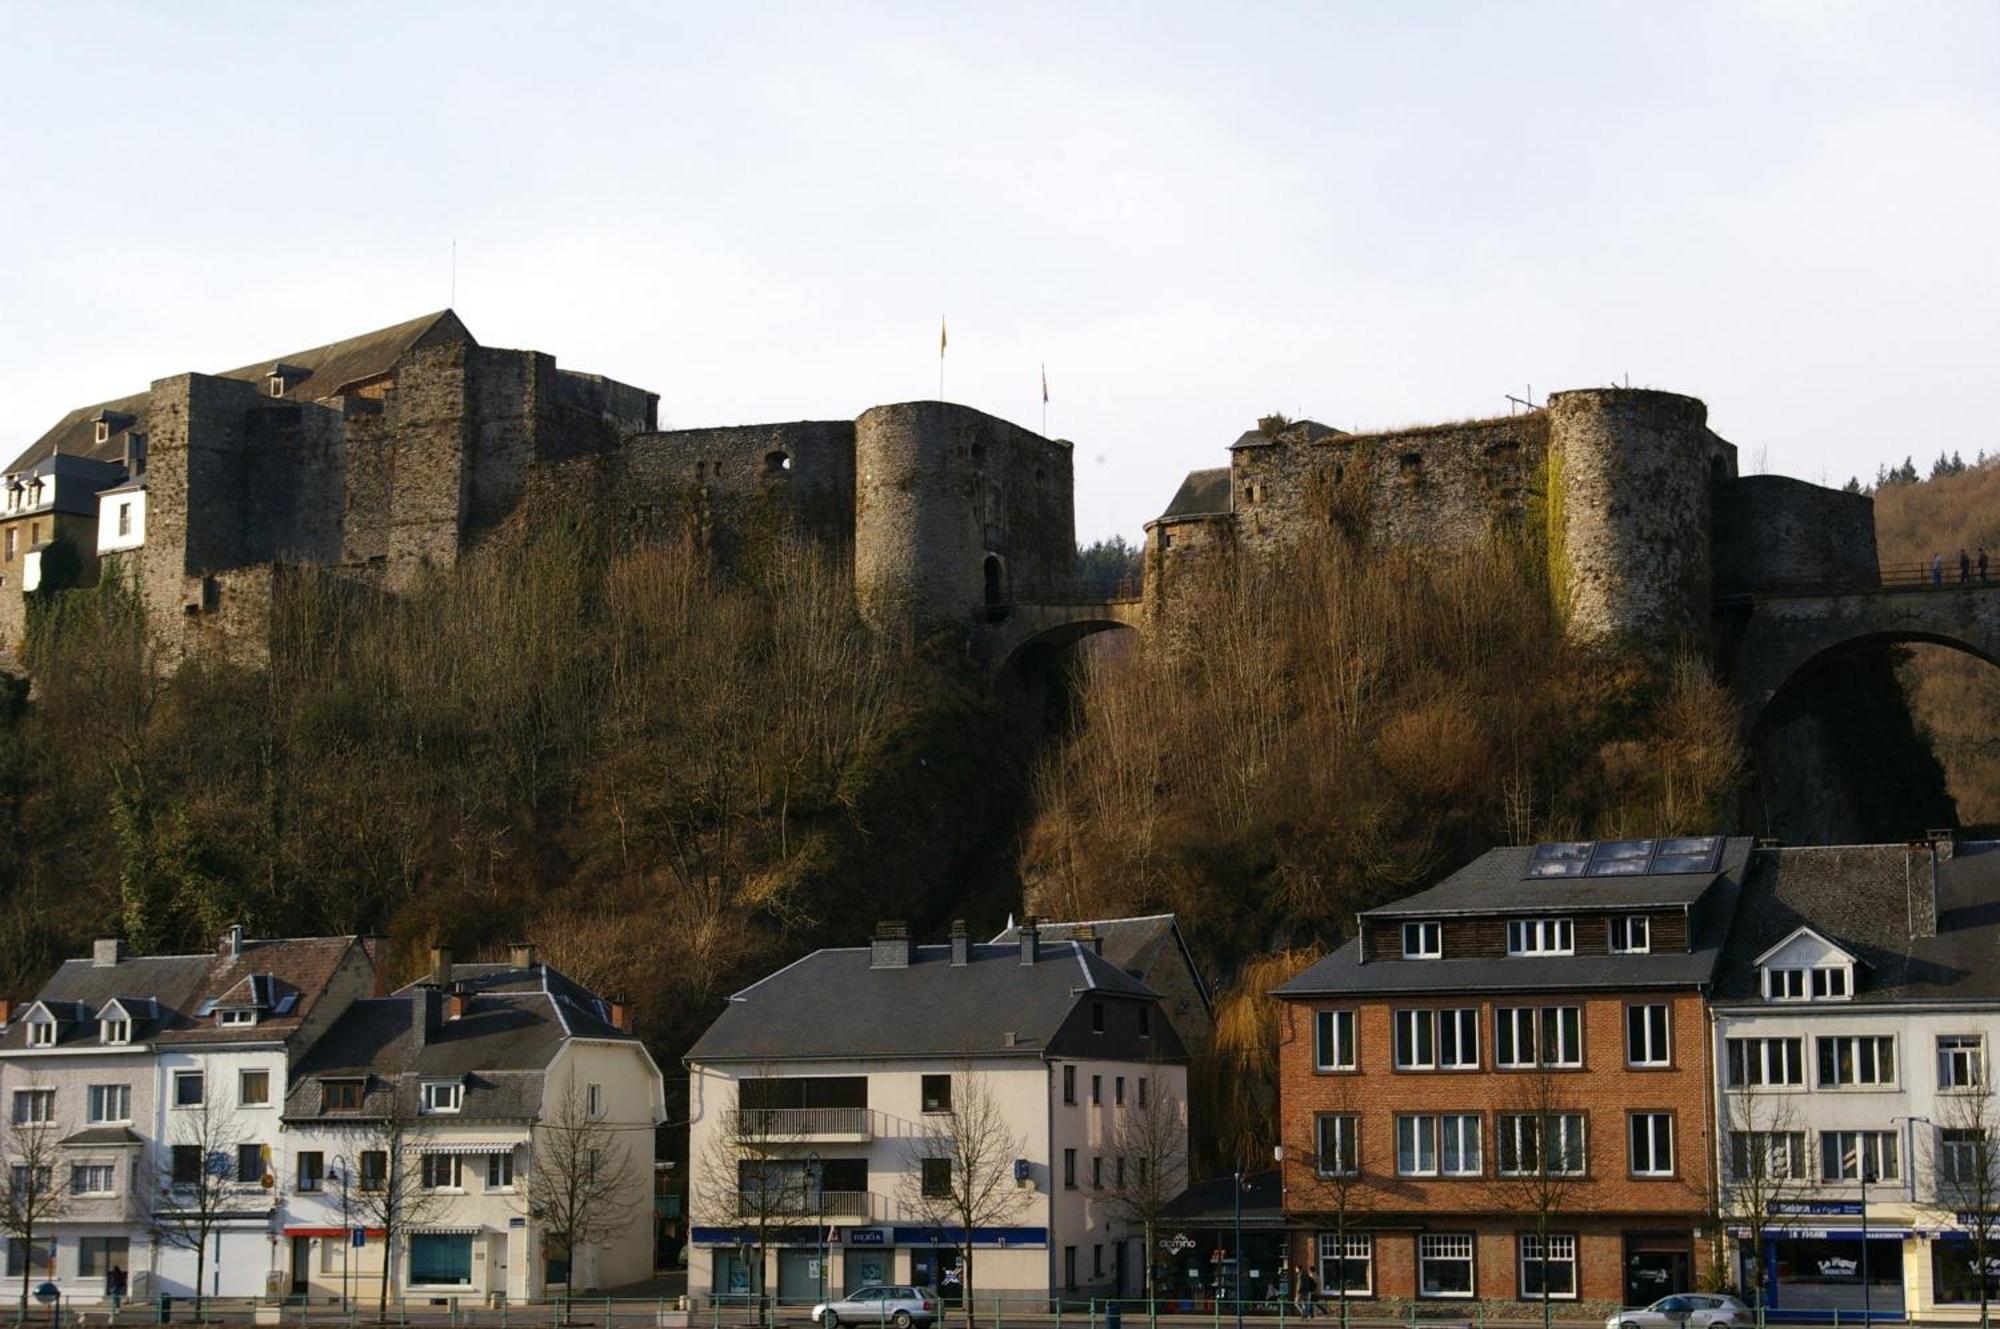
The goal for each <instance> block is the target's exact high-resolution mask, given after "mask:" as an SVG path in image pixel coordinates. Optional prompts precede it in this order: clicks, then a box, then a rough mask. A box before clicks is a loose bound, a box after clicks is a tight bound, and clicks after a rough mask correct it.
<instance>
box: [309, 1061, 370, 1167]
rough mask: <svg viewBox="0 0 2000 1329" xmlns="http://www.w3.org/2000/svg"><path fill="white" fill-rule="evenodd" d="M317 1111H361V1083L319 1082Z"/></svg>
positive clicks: (348, 1081)
mask: <svg viewBox="0 0 2000 1329" xmlns="http://www.w3.org/2000/svg"><path fill="white" fill-rule="evenodd" d="M319 1110H320V1111H321V1112H359V1111H360V1110H361V1081H359V1080H322V1081H320V1086H319ZM364 1157H365V1156H364Z"/></svg>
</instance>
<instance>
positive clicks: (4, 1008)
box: [0, 997, 14, 1029]
mask: <svg viewBox="0 0 2000 1329" xmlns="http://www.w3.org/2000/svg"><path fill="white" fill-rule="evenodd" d="M13 1022H14V1003H13V1002H11V1001H9V1000H7V999H6V998H5V997H0V1029H5V1028H6V1027H7V1026H8V1025H10V1024H12V1023H13Z"/></svg>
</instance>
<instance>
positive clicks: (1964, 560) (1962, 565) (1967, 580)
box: [1958, 548, 1972, 586]
mask: <svg viewBox="0 0 2000 1329" xmlns="http://www.w3.org/2000/svg"><path fill="white" fill-rule="evenodd" d="M1958 584H1959V585H1960V586H1970V585H1972V559H1971V557H1970V556H1969V555H1967V554H1966V552H1965V550H1964V549H1962V548H1961V549H1960V550H1959V551H1958Z"/></svg>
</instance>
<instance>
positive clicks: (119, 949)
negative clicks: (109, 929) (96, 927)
mask: <svg viewBox="0 0 2000 1329" xmlns="http://www.w3.org/2000/svg"><path fill="white" fill-rule="evenodd" d="M124 958H125V942H124V940H123V939H122V938H119V937H99V938H98V939H97V940H96V941H94V942H92V943H91V944H90V963H91V965H92V966H93V967H95V968H98V969H108V968H110V967H111V966H112V965H115V964H117V963H118V962H119V961H120V960H123V959H124Z"/></svg>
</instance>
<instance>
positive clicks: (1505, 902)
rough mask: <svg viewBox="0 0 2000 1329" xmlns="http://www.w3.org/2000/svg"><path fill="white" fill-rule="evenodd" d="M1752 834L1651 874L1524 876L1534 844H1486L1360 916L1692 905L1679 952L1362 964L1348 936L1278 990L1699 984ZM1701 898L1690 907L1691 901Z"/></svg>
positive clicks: (1726, 924) (1711, 961) (1722, 932)
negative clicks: (1688, 864) (1710, 866)
mask: <svg viewBox="0 0 2000 1329" xmlns="http://www.w3.org/2000/svg"><path fill="white" fill-rule="evenodd" d="M1751 844H1752V841H1751V840H1750V839H1749V838H1748V837H1741V836H1739V837H1736V838H1734V839H1730V840H1728V841H1726V842H1725V843H1724V845H1723V849H1722V856H1721V861H1720V863H1719V865H1718V866H1717V868H1716V870H1715V871H1713V872H1685V873H1672V874H1661V875H1657V876H1651V877H1529V876H1528V875H1527V870H1528V862H1529V858H1530V856H1531V855H1532V854H1533V852H1534V846H1532V845H1511V846H1507V847H1505V848H1500V849H1491V850H1488V851H1487V852H1486V853H1484V854H1481V855H1480V856H1479V857H1478V858H1476V859H1474V860H1473V861H1472V862H1471V863H1468V864H1467V865H1466V866H1465V867H1463V868H1460V869H1459V870H1458V871H1457V872H1454V873H1452V874H1451V876H1449V877H1446V878H1445V879H1444V880H1443V881H1441V882H1439V883H1438V884H1437V885H1435V886H1433V887H1431V888H1430V889H1429V890H1426V891H1420V892H1418V893H1417V894H1415V895H1412V896H1409V897H1408V898H1406V899H1402V900H1398V901H1396V902H1395V903H1393V904H1389V905H1384V906H1381V907H1380V908H1378V909H1373V910H1368V911H1366V912H1364V913H1363V914H1362V917H1363V918H1366V919H1375V918H1379V919H1382V920H1383V921H1384V922H1385V923H1388V924H1390V925H1393V920H1395V919H1398V918H1412V917H1415V918H1439V917H1450V916H1452V915H1455V914H1456V915H1468V914H1473V915H1494V914H1503V913H1512V914H1515V915H1517V916H1519V915H1524V914H1526V913H1527V912H1528V911H1530V910H1548V911H1550V912H1552V913H1560V912H1563V911H1566V910H1572V909H1582V910H1596V911H1604V912H1608V911H1611V910H1617V909H1622V908H1647V907H1667V908H1685V909H1687V910H1689V922H1690V932H1691V935H1690V936H1689V938H1688V949H1687V950H1686V951H1684V952H1677V951H1654V952H1651V953H1649V954H1644V955H1555V956H1538V955H1468V956H1449V955H1447V956H1445V957H1443V958H1441V959H1423V960H1404V959H1387V960H1384V959H1377V960H1371V961H1369V962H1367V963H1365V964H1364V963H1363V962H1362V960H1361V940H1360V938H1359V937H1358V936H1357V937H1350V938H1349V939H1348V940H1347V941H1346V942H1344V943H1342V945H1341V946H1340V947H1339V948H1338V949H1336V950H1335V951H1334V952H1333V953H1332V954H1330V955H1327V956H1325V957H1323V958H1321V959H1320V960H1319V961H1317V962H1316V963H1314V964H1312V965H1310V966H1308V967H1307V968H1306V969H1305V970H1304V971H1303V972H1302V973H1300V974H1299V975H1298V976H1297V977H1295V978H1293V979H1292V980H1291V981H1290V982H1288V983H1286V984H1284V985H1283V986H1282V987H1279V988H1278V989H1276V991H1275V993H1274V995H1276V996H1280V997H1316V996H1330V995H1336V994H1365V993H1393V992H1428V991H1440V992H1474V991H1499V992H1535V991H1556V990H1560V989H1565V988H1572V989H1573V988H1619V987H1624V988H1656V987H1697V986H1702V985H1706V984H1708V983H1710V982H1712V981H1713V980H1714V978H1715V974H1716V968H1717V966H1718V964H1719V963H1720V962H1721V959H1722V948H1723V944H1724V942H1725V941H1726V940H1727V939H1728V937H1729V932H1730V919H1731V917H1732V915H1734V914H1735V913H1736V912H1737V909H1738V905H1737V901H1738V899H1739V896H1740V890H1741V885H1742V881H1743V878H1744V875H1745V871H1746V868H1747V865H1748V863H1749V860H1750V857H1751ZM1697 904H1702V905H1703V906H1704V907H1703V908H1700V909H1696V908H1695V905H1697Z"/></svg>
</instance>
